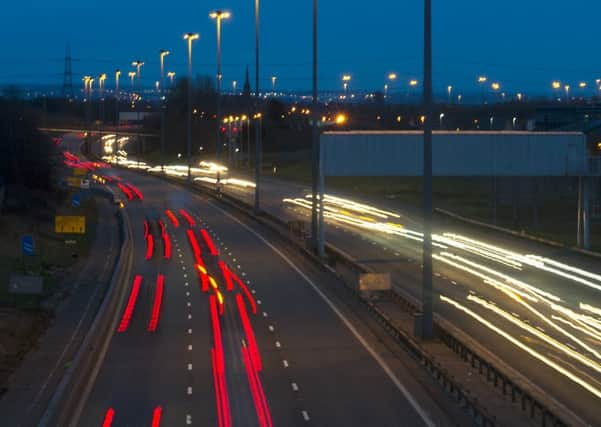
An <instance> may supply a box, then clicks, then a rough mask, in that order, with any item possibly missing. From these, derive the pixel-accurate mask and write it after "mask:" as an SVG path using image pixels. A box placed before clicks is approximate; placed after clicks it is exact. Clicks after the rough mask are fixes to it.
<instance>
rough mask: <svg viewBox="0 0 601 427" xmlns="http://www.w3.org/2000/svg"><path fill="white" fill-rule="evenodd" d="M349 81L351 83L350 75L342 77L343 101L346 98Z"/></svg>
mask: <svg viewBox="0 0 601 427" xmlns="http://www.w3.org/2000/svg"><path fill="white" fill-rule="evenodd" d="M350 81H351V76H350V74H344V75H343V76H342V87H343V88H344V99H345V100H346V99H347V98H348V87H349V83H350Z"/></svg>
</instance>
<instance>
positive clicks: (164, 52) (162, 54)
mask: <svg viewBox="0 0 601 427" xmlns="http://www.w3.org/2000/svg"><path fill="white" fill-rule="evenodd" d="M170 53H171V52H169V51H168V50H165V49H161V50H159V58H160V60H161V87H162V90H165V89H164V88H165V57H166V56H167V55H169V54H170Z"/></svg>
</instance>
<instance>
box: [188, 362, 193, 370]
mask: <svg viewBox="0 0 601 427" xmlns="http://www.w3.org/2000/svg"><path fill="white" fill-rule="evenodd" d="M191 370H192V364H191V363H188V371H191Z"/></svg>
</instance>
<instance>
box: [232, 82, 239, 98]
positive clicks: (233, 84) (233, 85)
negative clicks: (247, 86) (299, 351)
mask: <svg viewBox="0 0 601 427" xmlns="http://www.w3.org/2000/svg"><path fill="white" fill-rule="evenodd" d="M236 86H238V82H237V81H236V80H234V81H233V82H232V89H233V90H234V96H236Z"/></svg>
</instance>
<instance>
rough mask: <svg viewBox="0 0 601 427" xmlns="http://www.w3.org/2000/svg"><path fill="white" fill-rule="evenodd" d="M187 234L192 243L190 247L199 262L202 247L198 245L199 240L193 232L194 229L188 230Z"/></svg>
mask: <svg viewBox="0 0 601 427" xmlns="http://www.w3.org/2000/svg"><path fill="white" fill-rule="evenodd" d="M186 234H187V235H188V241H189V242H190V246H191V247H192V253H193V254H194V258H195V259H196V261H197V262H198V257H200V246H199V245H198V240H196V236H195V235H194V231H192V229H190V228H189V229H187V230H186Z"/></svg>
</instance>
